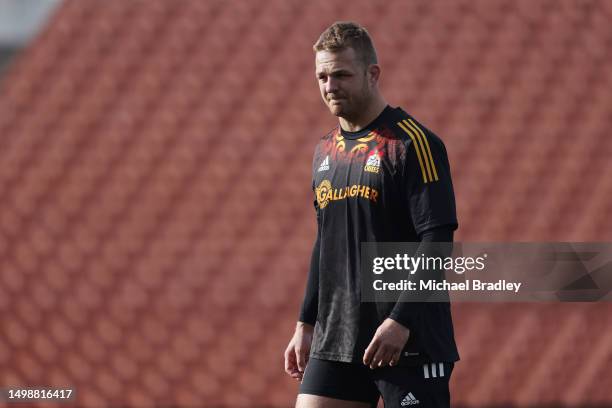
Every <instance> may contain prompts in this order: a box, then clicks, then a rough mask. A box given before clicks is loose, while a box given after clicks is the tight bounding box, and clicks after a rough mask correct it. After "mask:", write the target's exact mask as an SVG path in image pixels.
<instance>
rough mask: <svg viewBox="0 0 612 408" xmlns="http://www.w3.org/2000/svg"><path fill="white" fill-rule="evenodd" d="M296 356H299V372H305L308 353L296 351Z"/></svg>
mask: <svg viewBox="0 0 612 408" xmlns="http://www.w3.org/2000/svg"><path fill="white" fill-rule="evenodd" d="M295 354H296V355H297V366H298V370H300V371H301V372H304V370H305V369H306V353H305V352H304V350H301V349H298V350H296V351H295Z"/></svg>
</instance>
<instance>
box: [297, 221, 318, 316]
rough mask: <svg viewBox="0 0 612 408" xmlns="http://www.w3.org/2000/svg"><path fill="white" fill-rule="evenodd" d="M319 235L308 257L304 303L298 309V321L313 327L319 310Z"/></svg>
mask: <svg viewBox="0 0 612 408" xmlns="http://www.w3.org/2000/svg"><path fill="white" fill-rule="evenodd" d="M320 237H321V234H320V231H317V239H316V240H315V243H314V247H313V248H312V256H311V257H310V270H309V271H308V280H307V281H306V291H305V293H304V301H303V302H302V308H301V309H300V317H299V319H298V320H299V321H300V322H304V323H308V324H310V325H313V326H314V324H315V323H316V321H317V313H318V308H319V254H320V245H321V238H320Z"/></svg>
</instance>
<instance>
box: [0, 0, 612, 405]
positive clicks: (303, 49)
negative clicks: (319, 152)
mask: <svg viewBox="0 0 612 408" xmlns="http://www.w3.org/2000/svg"><path fill="white" fill-rule="evenodd" d="M346 4H347V3H346V2H340V1H336V0H333V1H330V0H315V1H309V2H301V1H296V0H289V1H287V0H267V1H265V2H252V1H243V0H230V1H222V0H207V1H199V0H181V1H169V0H147V1H143V0H131V1H119V0H111V1H98V0H68V1H65V2H64V3H63V4H62V5H61V7H60V8H59V10H58V11H57V13H56V14H55V15H54V16H53V18H52V20H51V22H50V24H49V25H48V27H47V28H46V29H45V30H44V31H43V32H42V33H41V34H40V35H39V36H38V37H37V38H36V40H35V41H34V43H33V44H32V45H31V46H30V47H29V48H28V49H27V50H26V51H25V52H24V53H23V54H21V55H20V56H19V57H18V58H17V60H16V62H14V63H13V64H12V65H11V66H10V67H9V69H8V71H7V73H6V75H5V76H4V78H3V79H2V83H1V94H0V95H1V96H0V163H1V166H2V170H1V171H0V197H2V199H1V200H0V318H1V319H2V322H3V323H2V325H1V326H0V327H1V335H0V365H1V367H2V368H1V369H0V384H4V385H15V386H17V385H34V384H40V385H47V386H55V387H66V386H71V387H74V388H75V389H76V390H77V399H76V402H75V406H80V407H102V406H130V407H145V406H146V407H148V406H181V407H200V406H207V407H208V406H227V407H238V406H276V407H285V406H291V405H292V404H293V399H294V397H295V392H296V384H295V383H294V382H292V381H291V380H290V379H289V378H288V376H286V374H285V373H284V372H283V360H282V354H283V351H284V348H285V346H286V343H287V341H288V340H289V336H290V334H291V332H292V329H293V325H294V324H295V320H296V317H297V314H298V305H299V302H300V300H301V296H302V291H303V286H304V283H305V276H306V268H307V263H308V259H309V254H310V249H311V243H312V239H313V237H314V234H315V230H314V228H315V221H314V212H313V210H312V205H311V203H312V192H311V191H310V174H309V173H310V161H311V155H312V150H313V147H314V145H315V143H316V139H317V138H318V137H319V136H321V135H323V134H324V133H325V132H327V131H328V130H329V129H331V128H332V127H333V126H335V122H334V120H333V118H331V117H330V116H329V114H328V113H327V112H326V109H325V108H324V106H323V105H322V103H321V101H320V100H319V95H318V91H317V88H316V83H315V81H314V75H313V54H312V51H311V46H312V43H313V42H314V41H315V39H316V38H317V36H318V34H319V33H320V32H321V31H322V30H323V29H324V28H325V27H326V26H328V25H329V24H330V23H331V22H333V21H335V20H343V19H350V20H356V21H359V22H361V23H362V24H364V25H366V27H368V28H369V29H370V31H371V33H372V35H373V37H374V39H375V41H376V42H377V44H378V48H379V54H380V58H381V62H382V66H383V69H384V71H383V79H382V87H383V90H384V91H385V94H386V95H387V98H388V100H389V101H390V102H391V103H392V104H393V105H401V106H403V107H405V108H406V109H407V110H408V111H409V112H411V113H412V114H414V115H415V116H416V117H417V118H419V119H420V120H421V121H422V122H423V123H425V124H426V125H427V126H429V127H431V128H432V129H433V130H434V131H435V132H436V133H438V134H439V135H441V136H442V137H443V139H444V140H445V142H446V145H447V149H448V152H449V155H450V160H451V164H452V167H453V172H454V182H455V190H456V195H457V205H458V212H459V214H458V215H459V220H460V229H459V231H458V233H457V236H456V239H457V240H463V241H538V240H540V241H547V240H548V241H609V240H610V238H611V235H610V232H611V231H612V183H611V182H610V180H611V177H612V160H610V158H611V157H612V138H610V135H609V131H610V129H612V115H611V113H610V112H611V111H610V106H611V102H612V100H611V99H610V89H611V86H612V84H611V83H610V79H611V74H610V69H609V67H610V63H612V54H611V53H610V51H609V50H610V49H612V29H611V28H610V24H609V22H610V20H611V19H612V7H611V3H610V2H606V1H603V0H602V1H588V0H579V1H578V0H561V1H546V0H536V1H531V0H519V1H502V0H495V1H489V0H477V1H476V0H462V1H453V2H450V1H424V0H415V1H400V0H392V1H385V2H371V1H367V0H354V1H351V2H350V7H348V6H347V5H346ZM453 308H454V309H453V310H454V315H455V326H456V332H457V341H458V345H459V348H460V352H461V355H462V360H463V361H462V362H461V363H460V364H458V365H457V369H456V371H455V374H454V377H453V382H452V389H453V392H454V395H453V398H454V403H455V405H456V406H464V407H486V406H508V405H513V406H515V407H534V406H541V405H543V404H563V405H565V406H567V407H582V406H586V405H589V404H591V405H596V404H600V405H610V404H612V391H611V390H612V375H610V368H611V367H612V329H611V328H612V307H610V305H608V304H597V303H591V304H586V303H575V304H476V303H474V304H470V303H461V304H455V305H454V306H453ZM0 406H2V407H4V406H8V405H7V404H2V403H0ZM39 406H45V405H44V404H40V405H39Z"/></svg>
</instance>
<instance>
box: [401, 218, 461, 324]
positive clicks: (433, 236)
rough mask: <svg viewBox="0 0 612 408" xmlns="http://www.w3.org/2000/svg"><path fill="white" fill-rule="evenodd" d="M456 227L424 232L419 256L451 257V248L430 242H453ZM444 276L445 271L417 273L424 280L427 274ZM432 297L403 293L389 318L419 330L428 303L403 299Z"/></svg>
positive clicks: (438, 228)
mask: <svg viewBox="0 0 612 408" xmlns="http://www.w3.org/2000/svg"><path fill="white" fill-rule="evenodd" d="M454 228H455V226H454V225H444V226H440V227H437V228H433V229H429V230H427V231H424V232H423V233H422V234H421V235H420V238H421V245H420V246H419V250H418V251H417V253H418V254H421V253H423V254H424V255H425V256H426V257H434V256H435V257H446V256H449V255H450V250H451V247H450V246H448V247H447V248H440V247H439V246H437V245H430V244H429V243H430V242H453V230H454ZM432 272H433V273H437V274H442V273H443V271H427V272H425V271H422V270H421V271H417V273H416V274H415V275H416V278H417V281H418V279H424V278H425V275H424V274H425V273H427V274H428V277H431V273H432ZM430 295H431V293H428V292H427V291H418V292H416V293H415V292H413V291H406V292H404V293H402V295H401V296H400V298H399V300H398V302H397V303H396V304H395V306H394V308H393V310H392V311H391V314H390V315H389V317H390V318H391V319H393V320H395V321H397V322H398V323H401V324H402V325H403V326H405V327H407V328H409V329H411V330H413V329H418V328H419V327H420V325H421V323H422V318H423V308H424V307H427V303H421V302H414V301H410V302H407V301H405V299H402V298H403V297H404V296H410V297H412V299H413V300H414V297H415V296H417V297H419V298H420V299H419V300H421V301H423V302H424V301H426V300H427V298H428V297H429V296H430Z"/></svg>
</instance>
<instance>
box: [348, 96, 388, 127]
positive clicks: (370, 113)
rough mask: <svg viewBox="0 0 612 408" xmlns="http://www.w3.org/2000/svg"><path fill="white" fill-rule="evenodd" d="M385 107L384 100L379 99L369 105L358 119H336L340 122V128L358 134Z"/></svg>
mask: <svg viewBox="0 0 612 408" xmlns="http://www.w3.org/2000/svg"><path fill="white" fill-rule="evenodd" d="M386 107H387V102H386V101H385V100H384V99H382V98H379V99H377V100H376V101H374V102H373V103H371V104H370V105H369V107H368V109H366V110H365V111H364V112H363V114H362V115H360V116H359V117H358V118H350V119H347V118H342V117H340V118H338V119H339V121H340V126H341V127H342V129H343V130H345V131H347V132H358V131H360V130H361V129H363V128H365V127H366V126H368V125H369V124H370V123H372V121H373V120H374V119H376V118H377V117H378V115H380V114H381V112H382V111H383V110H385V108H386Z"/></svg>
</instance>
